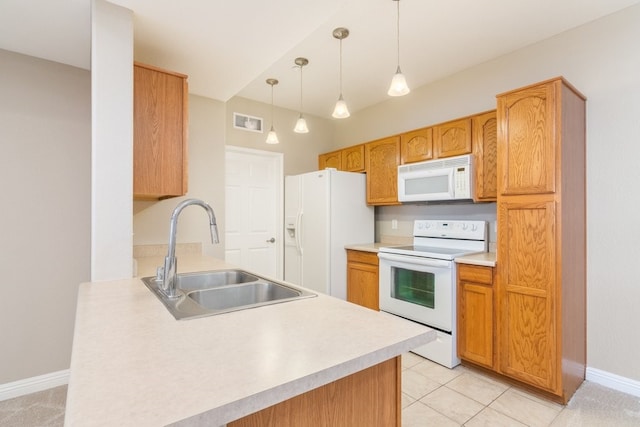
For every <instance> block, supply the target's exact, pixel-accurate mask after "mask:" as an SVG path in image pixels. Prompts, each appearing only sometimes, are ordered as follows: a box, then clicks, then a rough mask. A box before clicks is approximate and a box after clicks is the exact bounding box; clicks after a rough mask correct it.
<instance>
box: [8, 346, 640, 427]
mask: <svg viewBox="0 0 640 427" xmlns="http://www.w3.org/2000/svg"><path fill="white" fill-rule="evenodd" d="M402 369H403V371H402V427H422V426H430V427H431V426H436V427H449V426H451V427H455V426H465V427H478V426H490V427H501V426H506V427H522V426H530V427H537V426H550V427H562V426H569V427H610V426H611V427H613V426H615V427H627V426H629V427H631V426H635V427H637V426H640V398H638V397H635V396H631V395H628V394H625V393H621V392H618V391H615V390H611V389H608V388H606V387H603V386H600V385H598V384H594V383H591V382H589V381H585V382H584V383H583V384H582V386H581V387H580V389H579V390H578V391H577V393H576V394H575V395H574V397H573V399H571V401H570V402H569V404H568V405H567V406H562V405H558V404H556V403H553V402H550V401H547V400H543V399H540V398H538V397H536V396H534V395H531V394H529V393H527V392H524V391H521V390H519V389H517V388H514V387H511V386H510V385H508V384H506V383H502V382H500V381H496V380H494V379H492V378H489V377H487V376H485V375H482V374H480V373H478V372H476V371H473V370H470V369H467V368H465V367H463V366H458V367H456V368H455V369H447V368H444V367H442V366H440V365H438V364H436V363H433V362H431V361H429V360H426V359H423V358H422V357H420V356H417V355H415V354H413V353H407V354H405V355H403V357H402ZM66 396H67V387H66V386H61V387H56V388H53V389H50V390H45V391H42V392H39V393H33V394H30V395H27V396H22V397H17V398H14V399H9V400H5V401H3V402H0V426H2V427H5V426H6V427H9V426H10V427H58V426H62V425H63V424H64V406H65V402H66Z"/></svg>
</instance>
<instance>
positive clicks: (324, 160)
mask: <svg viewBox="0 0 640 427" xmlns="http://www.w3.org/2000/svg"><path fill="white" fill-rule="evenodd" d="M326 168H336V169H338V170H342V154H341V153H340V150H338V151H332V152H331V153H324V154H320V155H319V156H318V170H322V169H326Z"/></svg>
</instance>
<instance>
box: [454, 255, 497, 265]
mask: <svg viewBox="0 0 640 427" xmlns="http://www.w3.org/2000/svg"><path fill="white" fill-rule="evenodd" d="M455 262H457V263H458V264H473V265H482V266H485V267H495V266H496V253H495V252H481V253H478V254H471V255H465V256H461V257H457V258H456V259H455Z"/></svg>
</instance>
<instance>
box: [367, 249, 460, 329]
mask: <svg viewBox="0 0 640 427" xmlns="http://www.w3.org/2000/svg"><path fill="white" fill-rule="evenodd" d="M378 258H379V259H380V267H379V272H380V279H379V280H380V281H379V284H380V310H383V311H386V312H388V313H392V314H395V315H398V316H401V317H404V318H407V319H410V320H413V321H415V322H419V323H422V324H424V325H427V326H431V327H434V328H438V329H441V330H443V331H446V332H449V333H451V331H452V329H453V302H454V301H455V299H454V295H455V294H454V293H455V289H454V285H455V283H454V274H455V270H454V265H453V261H445V260H438V259H432V258H424V257H419V256H408V255H397V254H389V253H383V252H380V253H378Z"/></svg>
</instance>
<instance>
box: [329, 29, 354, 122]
mask: <svg viewBox="0 0 640 427" xmlns="http://www.w3.org/2000/svg"><path fill="white" fill-rule="evenodd" d="M332 34H333V37H334V38H336V39H338V40H339V41H340V97H338V101H337V102H336V106H335V107H334V108H333V113H332V114H331V115H332V116H333V117H334V118H336V119H346V118H347V117H349V116H350V115H351V113H349V108H348V107H347V103H346V102H345V100H344V98H343V97H342V40H344V39H345V38H347V37H349V29H347V28H343V27H338V28H336V29H335V30H333V33H332Z"/></svg>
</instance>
